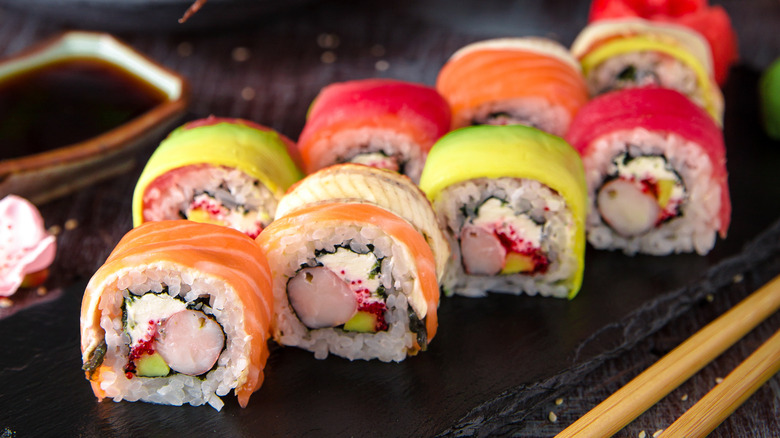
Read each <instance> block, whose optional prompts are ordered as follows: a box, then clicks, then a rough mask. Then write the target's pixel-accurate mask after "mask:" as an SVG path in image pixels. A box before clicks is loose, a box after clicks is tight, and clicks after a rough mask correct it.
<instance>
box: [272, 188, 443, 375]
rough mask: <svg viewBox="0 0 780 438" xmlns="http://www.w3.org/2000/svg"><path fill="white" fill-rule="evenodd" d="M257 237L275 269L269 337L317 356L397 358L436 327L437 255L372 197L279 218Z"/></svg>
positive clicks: (417, 347) (418, 346)
mask: <svg viewBox="0 0 780 438" xmlns="http://www.w3.org/2000/svg"><path fill="white" fill-rule="evenodd" d="M257 241H258V242H259V243H260V245H261V246H262V247H263V248H264V249H265V251H266V253H267V255H268V259H269V261H270V265H271V272H272V274H273V276H274V299H275V302H274V303H275V308H274V314H275V317H274V334H273V336H274V339H275V340H276V341H277V342H278V343H280V344H282V345H288V346H297V347H300V348H303V349H306V350H309V351H312V352H313V353H314V357H315V358H318V359H324V358H326V357H327V356H328V355H329V354H334V355H337V356H341V357H344V358H347V359H350V360H355V359H365V360H370V359H379V360H380V361H383V362H390V361H396V362H399V361H402V360H404V359H405V358H406V357H407V356H409V355H414V354H417V353H418V352H419V351H421V350H425V349H426V348H427V346H428V343H430V341H431V339H433V337H434V335H435V334H436V330H437V327H438V322H437V307H438V303H439V284H438V281H437V278H436V262H435V258H434V254H433V252H432V250H431V247H430V246H429V245H428V242H426V240H425V238H424V237H423V235H422V234H421V233H420V232H419V231H418V230H416V229H415V227H414V226H413V225H412V224H410V223H409V222H408V221H407V220H405V219H404V218H402V217H400V216H398V215H397V214H395V213H393V212H392V211H390V210H387V209H385V208H382V207H380V206H379V205H376V204H373V203H370V202H359V201H358V202H344V201H341V202H339V201H333V202H329V201H325V202H321V203H312V204H309V205H306V206H304V207H301V208H297V209H294V210H292V211H290V212H289V213H288V214H285V215H284V216H281V217H277V218H276V219H275V220H274V222H273V223H271V225H270V226H269V227H268V228H266V229H265V230H263V232H262V233H261V234H260V236H259V237H258V238H257Z"/></svg>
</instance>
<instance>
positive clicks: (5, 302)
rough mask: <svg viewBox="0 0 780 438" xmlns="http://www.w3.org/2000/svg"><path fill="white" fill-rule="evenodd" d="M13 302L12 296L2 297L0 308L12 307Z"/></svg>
mask: <svg viewBox="0 0 780 438" xmlns="http://www.w3.org/2000/svg"><path fill="white" fill-rule="evenodd" d="M13 304H14V302H13V301H11V299H10V298H5V297H3V298H0V308H3V309H5V308H7V307H11V306H12V305H13Z"/></svg>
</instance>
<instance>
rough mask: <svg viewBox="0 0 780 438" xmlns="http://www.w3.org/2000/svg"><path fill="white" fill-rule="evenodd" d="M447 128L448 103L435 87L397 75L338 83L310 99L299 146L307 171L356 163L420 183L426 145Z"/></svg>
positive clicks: (429, 145) (426, 150) (426, 151)
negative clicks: (389, 171)
mask: <svg viewBox="0 0 780 438" xmlns="http://www.w3.org/2000/svg"><path fill="white" fill-rule="evenodd" d="M449 127H450V109H449V106H448V105H447V102H446V101H445V100H444V98H442V97H441V96H440V95H439V93H437V92H436V90H434V89H433V88H431V87H428V86H425V85H422V84H416V83H413V82H405V81H399V80H393V79H363V80H354V81H347V82H339V83H335V84H331V85H328V86H327V87H325V88H323V89H322V90H321V91H320V93H319V94H318V95H317V97H316V98H315V99H314V101H313V102H312V104H311V106H310V107H309V111H308V114H307V116H306V123H305V125H304V127H303V130H302V131H301V135H300V137H299V139H298V148H299V151H300V156H301V160H302V162H303V169H304V171H305V172H306V173H307V174H308V173H312V172H314V171H316V170H318V169H322V168H323V167H327V166H330V165H332V164H336V163H345V162H353V163H360V164H365V165H369V166H374V167H379V168H383V169H389V170H393V171H396V172H399V173H402V174H404V175H406V176H408V177H409V178H411V179H412V180H413V181H415V182H417V181H418V180H419V178H420V172H422V167H423V164H424V163H425V157H426V156H427V155H428V149H430V148H431V146H432V145H433V143H434V142H435V141H436V140H438V139H439V137H441V136H442V135H444V133H446V132H447V131H448V130H449Z"/></svg>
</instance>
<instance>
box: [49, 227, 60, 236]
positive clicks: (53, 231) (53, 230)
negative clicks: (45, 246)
mask: <svg viewBox="0 0 780 438" xmlns="http://www.w3.org/2000/svg"><path fill="white" fill-rule="evenodd" d="M47 231H48V232H49V234H51V235H52V236H57V235H59V234H60V233H61V232H62V227H61V226H59V225H52V226H50V227H49V229H48V230H47Z"/></svg>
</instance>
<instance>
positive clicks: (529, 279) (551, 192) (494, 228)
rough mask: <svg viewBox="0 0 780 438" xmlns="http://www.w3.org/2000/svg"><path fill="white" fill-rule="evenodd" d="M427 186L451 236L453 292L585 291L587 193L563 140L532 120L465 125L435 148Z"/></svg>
mask: <svg viewBox="0 0 780 438" xmlns="http://www.w3.org/2000/svg"><path fill="white" fill-rule="evenodd" d="M420 187H421V188H422V190H423V191H424V192H425V193H426V194H427V196H428V198H429V199H430V200H431V202H432V203H433V207H434V209H435V211H436V213H437V215H438V218H439V222H440V226H441V227H442V228H443V229H445V230H446V232H447V236H448V239H449V241H450V248H451V250H452V253H453V256H452V257H451V258H450V264H449V265H448V268H447V272H446V273H445V277H444V280H443V288H444V291H445V292H446V293H447V294H453V293H455V294H459V295H466V296H485V295H486V294H487V292H490V291H492V292H505V293H513V294H520V293H523V292H524V293H527V294H530V295H536V294H540V295H544V296H555V297H569V298H572V297H574V296H575V295H576V294H577V292H578V291H579V289H580V285H581V283H582V274H583V269H584V256H585V209H586V206H587V199H586V198H587V195H586V186H585V175H584V171H583V166H582V161H581V159H580V157H579V155H578V154H577V152H576V151H575V150H574V148H572V147H571V146H569V144H568V143H566V142H565V141H564V140H563V139H561V138H560V137H557V136H554V135H551V134H547V133H545V132H543V131H540V130H538V129H536V128H532V127H528V126H523V125H510V126H489V125H482V126H472V127H466V128H461V129H457V130H455V131H453V132H451V133H449V134H447V135H445V136H444V137H442V138H441V139H440V140H439V141H438V142H437V143H436V145H435V146H434V147H433V148H432V149H431V153H430V155H429V156H428V162H427V163H426V165H425V169H424V170H423V174H422V178H421V180H420Z"/></svg>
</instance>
